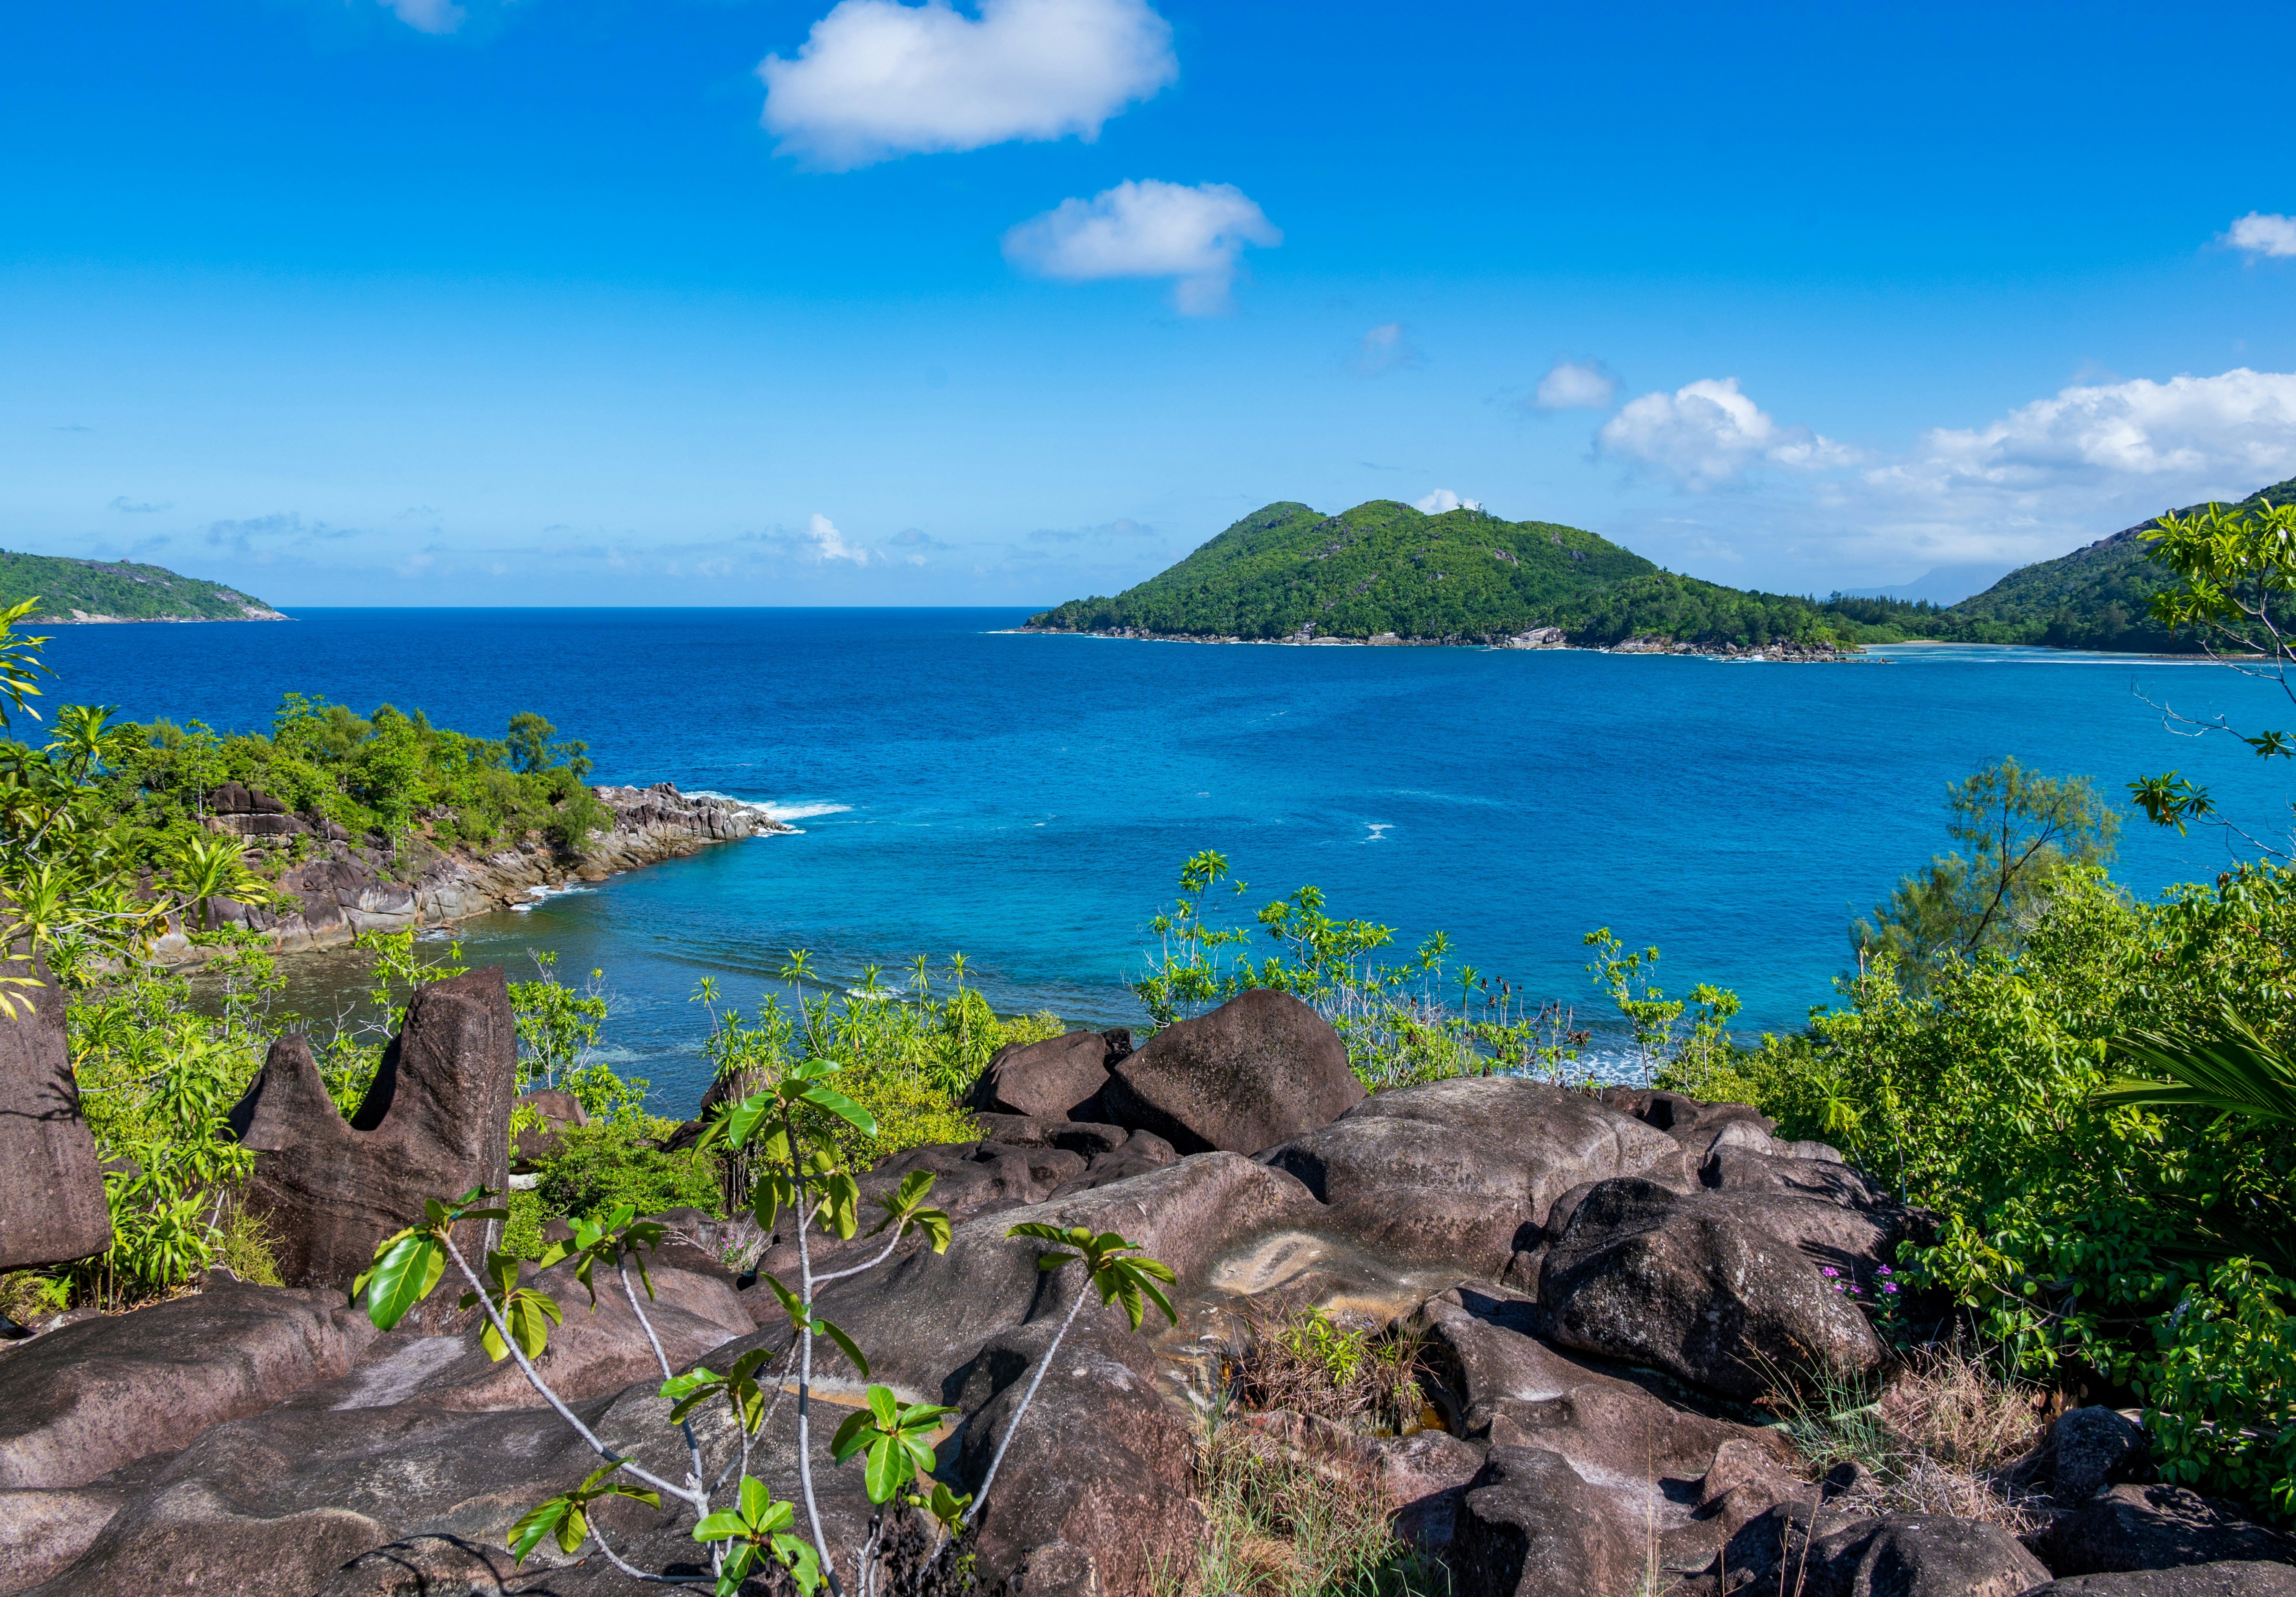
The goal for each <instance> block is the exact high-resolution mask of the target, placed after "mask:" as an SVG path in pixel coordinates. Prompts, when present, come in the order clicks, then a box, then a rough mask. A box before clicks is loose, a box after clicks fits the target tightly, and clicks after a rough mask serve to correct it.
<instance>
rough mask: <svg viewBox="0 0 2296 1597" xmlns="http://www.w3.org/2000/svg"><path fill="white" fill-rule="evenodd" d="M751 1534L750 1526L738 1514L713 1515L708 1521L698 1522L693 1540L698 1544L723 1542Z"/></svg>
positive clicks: (694, 1527) (695, 1524)
mask: <svg viewBox="0 0 2296 1597" xmlns="http://www.w3.org/2000/svg"><path fill="white" fill-rule="evenodd" d="M749 1533H750V1527H749V1526H748V1525H747V1524H745V1523H743V1521H742V1516H741V1515H739V1514H737V1513H730V1512H727V1513H716V1514H711V1515H710V1516H709V1518H708V1519H699V1520H696V1521H695V1522H694V1526H693V1539H694V1540H695V1541H697V1542H723V1541H726V1540H727V1539H729V1538H731V1537H734V1536H747V1535H749Z"/></svg>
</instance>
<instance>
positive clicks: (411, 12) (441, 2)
mask: <svg viewBox="0 0 2296 1597" xmlns="http://www.w3.org/2000/svg"><path fill="white" fill-rule="evenodd" d="M380 4H383V5H385V6H388V7H389V10H390V13H391V14H392V15H393V16H395V17H397V18H398V20H400V21H402V22H404V23H406V25H407V26H408V27H409V28H412V29H414V31H415V32H417V33H452V32H454V31H455V29H457V28H460V27H461V26H462V25H463V21H464V20H466V19H467V18H468V16H469V14H470V13H469V12H465V11H464V10H463V8H462V7H461V6H460V5H458V4H455V0H380Z"/></svg>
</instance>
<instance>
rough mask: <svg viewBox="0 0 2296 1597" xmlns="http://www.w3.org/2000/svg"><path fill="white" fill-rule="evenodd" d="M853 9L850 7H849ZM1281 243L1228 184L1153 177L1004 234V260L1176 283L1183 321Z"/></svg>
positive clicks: (1223, 299)
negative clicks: (1240, 259)
mask: <svg viewBox="0 0 2296 1597" xmlns="http://www.w3.org/2000/svg"><path fill="white" fill-rule="evenodd" d="M848 3H849V4H850V3H851V0H848ZM1282 242H1283V233H1280V232H1279V231H1277V230H1276V228H1275V225H1273V224H1271V223H1270V222H1269V221H1268V219H1267V216H1266V215H1265V214H1264V213H1263V212H1262V211H1261V210H1260V209H1259V207H1258V206H1257V205H1254V204H1253V203H1252V202H1251V201H1250V200H1249V199H1247V198H1246V197H1245V196H1244V193H1243V191H1242V190H1241V189H1239V188H1236V187H1235V186H1234V185H1233V184H1225V183H1205V184H1197V185H1196V186H1195V187H1193V188H1189V187H1186V186H1185V185H1184V184H1177V183H1160V182H1158V181H1156V180H1155V179H1153V178H1147V179H1144V180H1142V181H1140V182H1137V183H1119V184H1117V185H1116V186H1115V187H1114V188H1112V189H1109V190H1106V191H1104V192H1101V193H1099V194H1096V195H1095V196H1094V197H1093V198H1092V199H1090V200H1063V201H1061V203H1060V204H1059V205H1058V206H1056V207H1055V208H1054V209H1051V210H1048V211H1046V213H1045V214H1044V215H1043V216H1040V217H1031V218H1030V219H1029V220H1028V221H1026V222H1023V223H1021V225H1019V226H1017V227H1015V228H1013V230H1012V231H1011V232H1010V233H1006V234H1005V258H1006V259H1007V260H1010V261H1011V262H1013V265H1015V266H1025V267H1027V268H1029V270H1031V271H1033V272H1037V273H1038V274H1042V275H1044V276H1046V277H1054V278H1060V279H1062V280H1063V281H1067V282H1071V283H1075V282H1085V281H1088V280H1091V279H1095V278H1103V277H1171V278H1177V280H1178V281H1177V283H1174V285H1173V288H1172V302H1173V304H1174V305H1175V306H1177V307H1178V309H1179V311H1180V314H1181V315H1189V316H1201V315H1211V314H1213V313H1215V312H1218V311H1222V310H1226V308H1227V305H1228V289H1229V285H1230V284H1231V283H1233V282H1234V278H1235V271H1236V257H1237V256H1238V255H1240V254H1242V251H1243V247H1244V246H1245V245H1246V244H1260V245H1267V246H1272V245H1275V244H1280V243H1282Z"/></svg>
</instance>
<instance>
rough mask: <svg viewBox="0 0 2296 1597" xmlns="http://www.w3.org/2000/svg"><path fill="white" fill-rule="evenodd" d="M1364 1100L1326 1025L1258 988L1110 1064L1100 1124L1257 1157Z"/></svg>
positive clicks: (1294, 1002) (1186, 1147)
mask: <svg viewBox="0 0 2296 1597" xmlns="http://www.w3.org/2000/svg"><path fill="white" fill-rule="evenodd" d="M1363 1098H1364V1090H1363V1084H1362V1083H1361V1082H1359V1081H1357V1079H1356V1076H1355V1072H1354V1071H1353V1070H1352V1069H1349V1067H1348V1050H1347V1044H1344V1043H1342V1042H1341V1040H1340V1034H1339V1033H1338V1032H1336V1031H1334V1030H1333V1029H1332V1027H1331V1023H1330V1022H1329V1021H1327V1020H1324V1018H1323V1017H1322V1016H1321V1015H1319V1014H1317V1013H1316V1011H1314V1010H1312V1009H1310V1008H1308V1006H1307V1005H1306V1004H1304V1003H1300V1000H1298V999H1297V998H1294V997H1292V995H1290V994H1289V993H1278V992H1275V991H1273V990H1272V989H1269V988H1265V987H1258V988H1254V989H1253V990H1252V991H1251V992H1248V993H1246V994H1244V995H1242V996H1241V997H1237V998H1231V999H1230V1000H1228V1002H1226V1003H1223V1004H1221V1005H1220V1006H1219V1007H1218V1009H1216V1010H1214V1011H1211V1012H1210V1014H1207V1015H1199V1016H1197V1017H1196V1018H1195V1019H1194V1020H1181V1021H1178V1022H1177V1023H1175V1024H1173V1025H1170V1026H1168V1027H1166V1028H1164V1029H1163V1030H1161V1031H1160V1032H1158V1033H1157V1034H1156V1035H1155V1036H1152V1037H1151V1038H1149V1039H1148V1042H1147V1044H1146V1045H1144V1047H1142V1048H1140V1049H1139V1050H1137V1051H1136V1052H1133V1053H1130V1054H1128V1055H1126V1056H1125V1057H1124V1058H1123V1059H1122V1060H1119V1061H1117V1063H1116V1065H1115V1067H1114V1068H1113V1069H1111V1070H1110V1071H1109V1075H1108V1085H1106V1086H1105V1087H1104V1088H1103V1089H1102V1093H1101V1102H1102V1105H1103V1110H1104V1112H1105V1115H1106V1117H1107V1118H1109V1119H1111V1120H1113V1121H1114V1122H1116V1124H1118V1125H1119V1126H1129V1127H1132V1128H1134V1129H1136V1130H1140V1131H1152V1132H1154V1133H1155V1134H1157V1135H1158V1136H1160V1137H1162V1138H1163V1139H1164V1140H1165V1141H1166V1142H1169V1143H1171V1144H1172V1146H1173V1147H1175V1148H1177V1149H1178V1150H1179V1151H1181V1152H1182V1153H1208V1152H1210V1151H1212V1150H1214V1149H1224V1150H1226V1151H1228V1152H1230V1153H1258V1152H1259V1151H1260V1150H1261V1149H1263V1148H1273V1147H1274V1146H1275V1144H1276V1143H1278V1142H1283V1141H1284V1140H1285V1139H1286V1138H1288V1137H1296V1136H1299V1135H1300V1134H1302V1133H1305V1132H1309V1131H1313V1130H1315V1129H1316V1127H1317V1126H1327V1125H1329V1124H1330V1123H1331V1122H1332V1121H1333V1120H1336V1119H1338V1118H1340V1117H1341V1115H1343V1114H1345V1113H1347V1111H1348V1110H1350V1109H1352V1108H1354V1107H1355V1106H1356V1105H1357V1104H1358V1103H1360V1102H1363Z"/></svg>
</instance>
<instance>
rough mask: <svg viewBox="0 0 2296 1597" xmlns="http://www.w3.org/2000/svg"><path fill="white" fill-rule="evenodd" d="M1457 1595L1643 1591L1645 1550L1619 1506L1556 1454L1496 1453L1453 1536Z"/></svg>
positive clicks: (1469, 1494)
mask: <svg viewBox="0 0 2296 1597" xmlns="http://www.w3.org/2000/svg"><path fill="white" fill-rule="evenodd" d="M1450 1561H1451V1578H1452V1582H1453V1590H1454V1591H1455V1592H1456V1594H1457V1597H1560V1594H1561V1593H1566V1592H1567V1593H1574V1594H1575V1593H1587V1597H1598V1594H1602V1593H1627V1592H1633V1591H1636V1590H1639V1589H1640V1583H1641V1581H1642V1578H1643V1576H1644V1560H1643V1557H1642V1549H1641V1548H1639V1547H1638V1546H1637V1545H1636V1540H1635V1537H1634V1536H1633V1534H1632V1533H1631V1532H1630V1530H1629V1529H1628V1527H1627V1525H1626V1524H1625V1523H1624V1522H1623V1519H1622V1518H1621V1516H1620V1514H1619V1513H1618V1512H1617V1511H1616V1509H1615V1507H1614V1506H1613V1504H1612V1503H1611V1499H1610V1496H1609V1495H1608V1494H1607V1493H1604V1492H1603V1491H1601V1490H1599V1489H1598V1488H1596V1487H1595V1486H1590V1485H1588V1484H1587V1482H1586V1481H1585V1480H1584V1479H1582V1478H1580V1477H1579V1474H1578V1472H1577V1471H1575V1470H1572V1469H1571V1467H1570V1465H1569V1464H1568V1463H1566V1462H1563V1461H1562V1458H1561V1457H1560V1456H1559V1455H1557V1454H1553V1453H1546V1452H1541V1451H1538V1450H1537V1449H1534V1448H1528V1447H1494V1448H1492V1449H1491V1452H1490V1457H1489V1458H1488V1460H1486V1461H1485V1462H1484V1464H1483V1468H1482V1470H1481V1472H1480V1474H1478V1475H1477V1476H1476V1477H1475V1478H1474V1479H1472V1481H1470V1482H1468V1483H1467V1490H1466V1494H1465V1495H1464V1496H1463V1497H1462V1498H1461V1499H1460V1500H1459V1512H1458V1519H1457V1521H1456V1524H1455V1526H1454V1527H1453V1529H1452V1533H1451V1560H1450Z"/></svg>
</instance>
